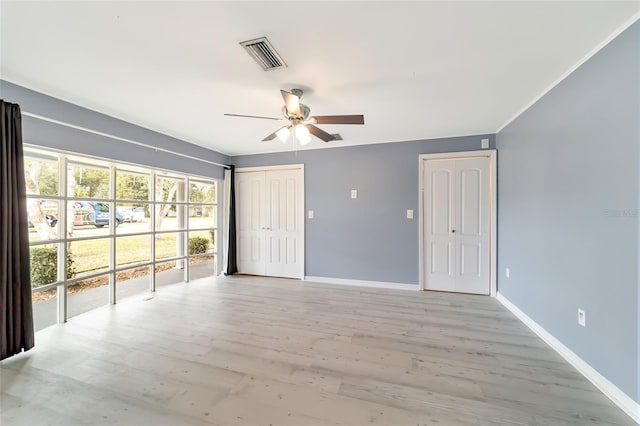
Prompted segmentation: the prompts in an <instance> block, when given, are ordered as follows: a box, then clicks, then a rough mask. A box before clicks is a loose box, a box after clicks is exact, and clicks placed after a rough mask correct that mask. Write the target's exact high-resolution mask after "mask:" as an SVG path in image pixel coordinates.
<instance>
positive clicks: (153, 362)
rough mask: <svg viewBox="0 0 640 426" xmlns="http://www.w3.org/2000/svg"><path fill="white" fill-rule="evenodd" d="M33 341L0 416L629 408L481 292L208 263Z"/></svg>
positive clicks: (323, 418)
mask: <svg viewBox="0 0 640 426" xmlns="http://www.w3.org/2000/svg"><path fill="white" fill-rule="evenodd" d="M145 299H147V300H145ZM36 345H37V346H36V348H35V349H34V350H32V351H30V352H27V353H24V354H21V355H19V356H16V357H13V358H10V359H8V360H5V361H3V362H2V363H1V364H0V365H1V370H0V379H1V389H2V394H1V398H2V400H1V406H0V410H1V411H0V424H2V426H10V425H45V424H46V425H65V426H72V425H116V424H117V425H136V426H137V425H211V424H218V425H227V424H228V425H254V424H255V425H307V424H314V425H317V424H343V425H364V424H370V423H374V424H383V425H436V424H437V425H447V426H449V425H494V424H495V425H554V426H555V425H585V424H593V425H632V424H634V422H633V421H631V419H630V418H629V417H627V416H626V415H625V414H624V413H623V412H622V411H621V410H619V409H618V408H617V407H615V405H614V404H613V403H612V402H611V401H609V400H608V399H607V398H606V397H605V396H604V395H603V394H602V393H600V392H599V391H598V390H597V389H596V388H595V387H594V386H593V385H592V384H590V383H589V382H588V381H587V380H586V379H585V378H583V377H582V376H581V375H580V374H579V373H578V372H577V371H575V370H574V369H573V368H572V367H571V366H570V365H568V364H567V363H566V362H565V361H564V360H563V359H562V358H560V356H559V355H557V354H556V353H555V352H553V351H552V350H551V349H550V348H548V347H547V346H546V345H545V344H544V342H542V341H541V340H540V339H538V338H537V337H536V336H535V335H534V334H533V333H532V332H530V331H529V330H528V329H527V328H526V327H525V326H524V325H522V324H521V323H520V322H519V321H518V320H517V319H516V318H515V317H514V316H513V315H512V314H511V313H509V312H508V311H507V310H506V309H505V308H504V307H502V306H501V305H500V304H499V303H498V302H497V301H496V300H494V299H491V298H489V297H483V296H471V295H456V294H446V293H434V292H418V291H416V292H411V291H404V290H384V289H369V288H358V287H344V286H335V285H328V284H320V283H309V282H300V281H295V280H281V279H273V278H259V277H246V276H245V277H242V276H238V277H232V278H206V279H200V280H197V281H193V282H191V283H190V284H176V285H173V286H169V287H165V288H163V289H161V290H160V291H158V293H156V294H155V296H154V297H153V298H150V299H149V298H148V297H142V296H138V297H136V298H134V299H129V300H126V301H123V302H122V303H119V304H118V305H115V306H105V307H104V308H99V309H97V310H94V311H91V312H88V313H86V314H83V315H80V316H78V317H75V318H73V319H72V320H70V321H69V323H67V324H64V325H56V326H53V327H50V328H47V329H45V330H42V331H40V332H38V334H37V335H36Z"/></svg>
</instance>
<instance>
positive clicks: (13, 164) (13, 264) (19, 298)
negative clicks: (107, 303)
mask: <svg viewBox="0 0 640 426" xmlns="http://www.w3.org/2000/svg"><path fill="white" fill-rule="evenodd" d="M0 132H1V133H2V134H1V135H0V137H1V138H2V147H1V148H0V151H1V154H0V176H1V177H0V350H1V352H0V359H5V358H8V357H10V356H12V355H15V354H17V353H20V352H22V351H23V350H25V351H27V350H29V349H31V348H32V347H33V344H34V334H33V311H32V305H31V276H30V271H29V270H30V268H29V230H28V222H27V221H28V217H27V197H26V189H25V183H24V160H23V157H22V116H21V114H20V106H19V105H16V104H11V103H8V102H5V101H3V100H0Z"/></svg>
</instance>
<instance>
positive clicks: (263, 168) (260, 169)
mask: <svg viewBox="0 0 640 426" xmlns="http://www.w3.org/2000/svg"><path fill="white" fill-rule="evenodd" d="M273 170H300V172H301V173H300V174H301V175H302V177H301V179H302V180H301V182H300V183H301V184H302V198H301V199H300V200H299V201H298V203H300V204H299V205H298V207H299V208H300V227H301V230H300V232H301V240H302V249H301V250H300V258H301V259H302V261H301V264H300V270H299V274H298V277H297V278H298V279H300V280H304V276H305V275H304V274H305V265H306V262H305V253H306V244H305V238H306V232H305V224H306V220H305V217H306V215H305V204H304V200H305V186H304V164H285V165H276V166H258V167H239V168H236V169H235V172H236V173H243V172H245V173H246V172H267V171H273Z"/></svg>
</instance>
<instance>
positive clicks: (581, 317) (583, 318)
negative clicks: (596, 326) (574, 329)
mask: <svg viewBox="0 0 640 426" xmlns="http://www.w3.org/2000/svg"><path fill="white" fill-rule="evenodd" d="M578 324H580V325H581V326H583V327H586V326H587V314H586V312H585V311H583V310H582V309H580V308H578Z"/></svg>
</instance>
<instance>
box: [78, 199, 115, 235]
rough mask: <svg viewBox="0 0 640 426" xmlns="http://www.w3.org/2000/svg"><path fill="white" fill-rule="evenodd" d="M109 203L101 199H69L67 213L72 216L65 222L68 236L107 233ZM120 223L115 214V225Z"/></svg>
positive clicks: (109, 211)
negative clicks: (71, 218)
mask: <svg viewBox="0 0 640 426" xmlns="http://www.w3.org/2000/svg"><path fill="white" fill-rule="evenodd" d="M110 213H111V205H110V203H104V202H102V201H69V202H68V206H67V215H71V216H69V217H73V220H69V223H68V224H67V232H68V233H69V236H70V238H82V237H90V236H101V235H108V234H109V222H110V220H111V215H110ZM119 224H120V221H119V220H118V215H117V214H116V226H117V225H119Z"/></svg>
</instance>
